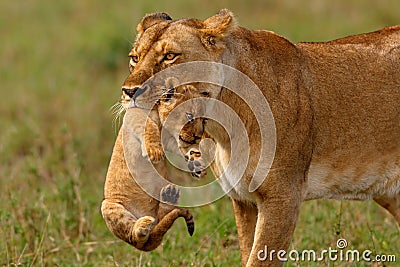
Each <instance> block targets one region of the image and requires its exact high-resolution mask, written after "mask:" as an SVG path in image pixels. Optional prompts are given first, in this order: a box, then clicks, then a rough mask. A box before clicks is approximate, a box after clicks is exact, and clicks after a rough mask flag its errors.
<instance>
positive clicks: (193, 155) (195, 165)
mask: <svg viewBox="0 0 400 267" xmlns="http://www.w3.org/2000/svg"><path fill="white" fill-rule="evenodd" d="M185 160H186V161H187V163H188V168H189V170H190V172H191V174H192V176H193V177H195V178H197V179H200V178H202V177H203V176H204V175H206V174H207V170H206V168H207V166H206V164H205V162H204V160H203V159H202V157H201V153H200V151H199V150H198V149H196V148H191V149H190V150H189V151H188V152H187V153H186V155H185Z"/></svg>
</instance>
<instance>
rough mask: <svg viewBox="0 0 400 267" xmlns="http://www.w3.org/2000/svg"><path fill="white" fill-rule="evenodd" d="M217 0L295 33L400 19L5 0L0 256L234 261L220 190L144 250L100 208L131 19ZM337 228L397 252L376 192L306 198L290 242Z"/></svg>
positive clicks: (318, 238)
mask: <svg viewBox="0 0 400 267" xmlns="http://www.w3.org/2000/svg"><path fill="white" fill-rule="evenodd" d="M222 7H228V8H230V9H231V10H233V12H234V13H235V14H236V16H237V19H238V20H239V23H240V24H241V25H243V26H245V27H249V28H253V29H256V28H257V29H270V30H273V31H275V32H277V33H279V34H281V35H284V36H286V37H288V38H289V39H290V40H293V41H319V40H328V39H334V38H338V37H340V36H343V35H347V34H352V33H359V32H366V31H371V30H375V29H379V28H381V27H384V26H387V25H394V24H399V22H400V15H399V13H398V10H400V2H398V1H389V0H386V1H385V0H382V1H373V0H357V1H345V0H338V1H318V0H314V1H307V2H305V1H297V2H296V1H289V0H287V1H258V0H251V1H243V2H239V1H227V0H223V1H218V2H216V1H212V0H203V1H187V0H185V1H184V0H174V1H152V2H150V1H145V0H141V1H127V0H125V1H118V2H116V1H94V0H86V1H77V0H73V1H66V0H64V1H61V0H60V1H45V0H36V1H34V0H26V1H1V2H0V13H1V15H0V30H1V31H0V32H1V36H2V38H1V42H0V53H1V54H0V55H1V61H0V70H1V76H0V79H1V87H0V99H1V105H0V163H1V164H0V189H1V192H2V194H0V236H1V239H0V265H1V266H16V265H21V266H238V264H239V250H238V243H237V238H236V229H235V223H234V218H233V213H232V207H231V205H230V203H229V200H228V199H227V198H224V199H222V200H220V201H217V202H216V203H213V204H211V205H208V206H205V207H202V208H196V209H193V210H192V212H193V214H194V216H195V220H196V232H195V235H194V236H193V237H189V236H188V234H187V233H186V229H185V225H184V222H183V221H178V222H177V223H176V224H175V225H174V227H173V229H172V230H171V231H170V232H169V233H168V234H167V235H166V237H165V239H164V242H163V244H162V246H160V247H159V248H158V249H157V250H155V251H153V252H151V253H143V252H139V251H137V250H135V249H133V248H132V247H130V246H128V245H126V244H125V243H123V242H122V241H119V240H117V239H116V238H115V237H114V236H113V235H112V234H111V233H110V232H109V231H108V230H107V228H106V226H105V224H104V222H103V220H102V218H101V215H100V212H99V207H100V203H101V200H102V193H103V189H102V186H103V183H104V178H105V173H106V169H107V164H108V160H109V157H110V154H111V149H112V145H113V142H114V140H115V133H116V129H115V128H113V124H112V115H111V113H110V111H109V108H110V107H111V106H112V105H113V104H114V103H115V102H116V101H117V100H118V98H119V95H120V90H119V87H120V85H121V83H122V81H123V79H124V78H125V76H126V74H127V71H128V70H127V63H128V60H127V53H128V50H129V48H130V41H132V40H134V27H135V26H136V24H137V23H138V22H139V20H140V19H141V17H142V16H143V15H144V14H145V13H148V12H154V11H167V12H168V13H170V15H172V16H173V17H175V18H179V17H197V18H206V17H207V16H209V15H211V14H213V13H215V12H216V11H217V10H218V9H220V8H222ZM339 236H340V237H343V238H346V239H347V241H348V242H349V246H350V247H351V248H353V249H359V250H364V249H370V250H373V252H374V253H380V254H396V253H397V257H398V261H400V258H399V257H400V255H399V254H398V251H399V249H400V234H399V231H398V229H397V228H396V225H395V222H394V220H393V219H392V218H391V217H390V215H389V214H387V213H386V212H385V211H383V210H382V209H380V208H379V207H378V206H377V205H376V204H374V203H372V202H362V203H360V202H347V201H343V202H337V201H322V200H321V201H313V202H308V203H305V204H304V205H303V207H302V212H301V216H300V219H299V223H298V226H297V229H296V233H295V236H294V239H293V242H292V245H291V249H294V248H295V249H298V250H302V249H315V250H321V249H326V248H328V247H329V246H331V247H334V245H335V242H336V240H337V238H338V237H339ZM330 264H331V265H334V266H341V265H340V264H339V263H336V264H335V263H330ZM307 265H310V266H313V265H312V264H311V263H302V264H301V266H307ZM288 266H296V263H292V264H288ZM315 266H318V265H315ZM343 266H344V265H343ZM357 266H364V265H362V264H358V265H357ZM387 266H390V264H388V265H387ZM392 266H395V265H392Z"/></svg>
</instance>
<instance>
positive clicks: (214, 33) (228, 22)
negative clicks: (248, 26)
mask: <svg viewBox="0 0 400 267" xmlns="http://www.w3.org/2000/svg"><path fill="white" fill-rule="evenodd" d="M203 25H204V28H203V29H201V30H200V31H201V33H202V35H203V36H202V41H203V43H205V44H206V45H211V46H212V45H216V44H217V42H218V41H219V40H221V39H223V37H225V36H226V35H228V34H229V33H230V32H231V31H232V29H233V28H234V27H235V26H236V21H235V19H234V16H233V13H232V12H231V11H229V10H228V9H221V10H220V11H219V12H218V13H217V14H215V15H214V16H212V17H210V18H208V19H206V20H204V21H203Z"/></svg>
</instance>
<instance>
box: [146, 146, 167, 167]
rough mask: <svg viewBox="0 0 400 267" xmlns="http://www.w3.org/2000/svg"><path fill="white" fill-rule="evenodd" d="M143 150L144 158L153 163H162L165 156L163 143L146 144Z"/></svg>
mask: <svg viewBox="0 0 400 267" xmlns="http://www.w3.org/2000/svg"><path fill="white" fill-rule="evenodd" d="M142 150H143V151H142V154H143V157H145V158H148V159H149V160H150V161H151V162H153V163H158V162H160V161H161V160H162V159H163V158H164V155H165V154H164V149H163V147H162V145H161V143H154V144H153V143H150V144H146V146H145V147H144V148H142Z"/></svg>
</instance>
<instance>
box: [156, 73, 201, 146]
mask: <svg viewBox="0 0 400 267" xmlns="http://www.w3.org/2000/svg"><path fill="white" fill-rule="evenodd" d="M174 83H175V84H176V81H175V80H174V79H167V81H166V86H165V87H166V88H165V89H162V91H164V93H163V95H162V96H161V97H160V99H159V100H158V102H157V105H156V106H155V107H156V109H157V111H158V116H159V118H160V121H161V123H162V125H163V127H164V128H166V129H167V130H168V131H169V132H170V133H172V134H173V135H175V137H176V139H177V140H180V141H181V142H179V144H180V145H181V146H182V145H187V146H189V145H193V144H196V143H198V142H199V141H200V139H201V138H202V136H203V133H204V125H205V123H206V118H204V117H205V112H206V102H207V98H208V97H209V93H208V92H201V91H199V90H198V89H197V88H196V87H194V86H193V85H181V86H177V87H176V86H175V85H174ZM182 142H184V143H185V144H184V143H182Z"/></svg>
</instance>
